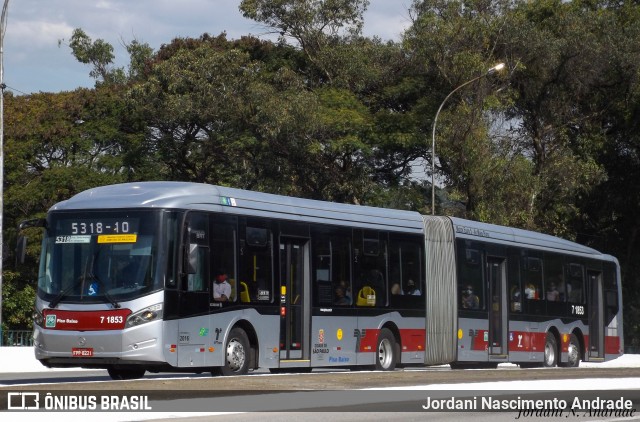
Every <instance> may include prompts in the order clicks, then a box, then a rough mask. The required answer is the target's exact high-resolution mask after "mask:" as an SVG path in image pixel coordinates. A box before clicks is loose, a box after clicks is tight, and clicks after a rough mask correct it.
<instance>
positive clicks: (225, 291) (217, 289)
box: [213, 269, 231, 302]
mask: <svg viewBox="0 0 640 422" xmlns="http://www.w3.org/2000/svg"><path fill="white" fill-rule="evenodd" d="M230 297H231V284H229V282H228V281H227V273H226V271H224V270H222V269H220V270H218V272H217V273H216V278H215V281H214V282H213V300H214V301H216V302H228V301H229V298H230Z"/></svg>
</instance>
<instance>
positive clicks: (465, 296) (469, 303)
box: [462, 285, 480, 309]
mask: <svg viewBox="0 0 640 422" xmlns="http://www.w3.org/2000/svg"><path fill="white" fill-rule="evenodd" d="M479 307H480V299H479V298H478V296H476V295H475V294H474V293H473V287H471V285H467V286H466V287H465V288H464V290H463V291H462V309H478V308H479Z"/></svg>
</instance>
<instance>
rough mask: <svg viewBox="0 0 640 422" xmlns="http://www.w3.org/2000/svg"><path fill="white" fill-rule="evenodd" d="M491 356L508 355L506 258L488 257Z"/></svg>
mask: <svg viewBox="0 0 640 422" xmlns="http://www.w3.org/2000/svg"><path fill="white" fill-rule="evenodd" d="M487 279H488V280H489V356H496V357H497V356H505V357H506V355H507V352H508V351H507V344H508V343H507V327H508V323H507V294H506V291H507V276H506V260H505V259H504V258H495V257H487Z"/></svg>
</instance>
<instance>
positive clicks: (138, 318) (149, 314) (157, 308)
mask: <svg viewBox="0 0 640 422" xmlns="http://www.w3.org/2000/svg"><path fill="white" fill-rule="evenodd" d="M158 319H162V304H161V303H158V304H157V305H153V306H149V307H148V308H144V309H143V310H141V311H139V312H136V313H135V314H131V315H129V318H127V324H126V327H127V328H131V327H136V326H138V325H141V324H146V323H147V322H151V321H155V320H158Z"/></svg>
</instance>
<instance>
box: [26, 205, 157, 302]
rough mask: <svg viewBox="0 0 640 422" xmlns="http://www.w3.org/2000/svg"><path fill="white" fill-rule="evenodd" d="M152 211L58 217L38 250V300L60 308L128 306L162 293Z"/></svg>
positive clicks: (61, 214)
mask: <svg viewBox="0 0 640 422" xmlns="http://www.w3.org/2000/svg"><path fill="white" fill-rule="evenodd" d="M160 215H161V214H160V213H158V212H157V211H128V212H122V211H118V212H104V211H101V212H85V211H83V212H74V213H69V212H59V213H52V214H51V215H50V217H49V221H48V225H47V230H46V234H45V238H44V239H43V245H42V256H41V260H40V271H39V276H38V296H39V297H40V298H42V299H43V300H49V301H50V303H49V307H51V308H55V307H56V306H57V304H58V303H60V302H72V303H80V302H82V303H100V302H108V303H111V304H113V306H114V307H119V306H120V305H119V303H118V301H123V300H130V299H133V298H135V297H139V296H141V295H143V294H147V293H149V292H151V291H154V290H157V289H160V288H162V277H161V276H160V274H159V273H160V269H161V267H160V266H159V263H158V245H159V239H158V237H159V233H160V232H161V231H160V230H159V224H158V223H159V221H158V219H159V216H160Z"/></svg>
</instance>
